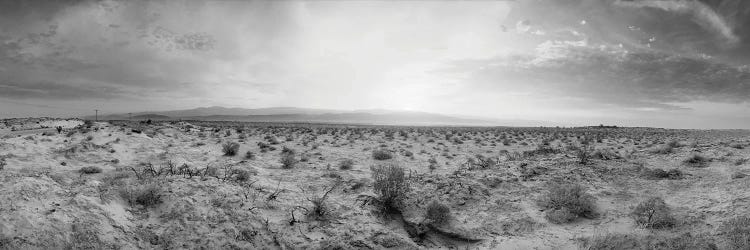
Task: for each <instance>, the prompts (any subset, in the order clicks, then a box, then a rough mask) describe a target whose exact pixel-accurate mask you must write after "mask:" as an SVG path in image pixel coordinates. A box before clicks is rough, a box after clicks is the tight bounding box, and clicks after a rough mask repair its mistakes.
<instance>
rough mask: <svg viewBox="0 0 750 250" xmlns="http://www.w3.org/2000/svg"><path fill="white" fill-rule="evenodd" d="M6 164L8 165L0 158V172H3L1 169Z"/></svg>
mask: <svg viewBox="0 0 750 250" xmlns="http://www.w3.org/2000/svg"><path fill="white" fill-rule="evenodd" d="M7 164H8V163H6V162H5V158H3V157H0V170H3V168H5V165H7Z"/></svg>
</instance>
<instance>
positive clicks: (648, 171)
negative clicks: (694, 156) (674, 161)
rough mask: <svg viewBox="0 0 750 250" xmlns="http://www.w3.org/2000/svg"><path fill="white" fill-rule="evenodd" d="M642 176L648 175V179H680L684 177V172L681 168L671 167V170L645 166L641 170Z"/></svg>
mask: <svg viewBox="0 0 750 250" xmlns="http://www.w3.org/2000/svg"><path fill="white" fill-rule="evenodd" d="M641 176H643V177H646V178H648V179H655V180H660V179H669V180H679V179H682V178H683V173H682V171H680V170H679V169H676V168H675V169H670V170H664V169H661V168H653V169H652V168H644V169H643V170H642V171H641Z"/></svg>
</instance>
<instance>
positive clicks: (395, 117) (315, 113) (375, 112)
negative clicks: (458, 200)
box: [84, 106, 544, 126]
mask: <svg viewBox="0 0 750 250" xmlns="http://www.w3.org/2000/svg"><path fill="white" fill-rule="evenodd" d="M131 116H132V118H131ZM84 118H86V119H93V118H94V117H84ZM99 119H101V120H128V119H133V120H146V119H151V120H199V121H244V122H310V123H344V124H346V123H348V124H376V125H458V126H541V125H544V123H543V122H535V121H524V120H492V119H482V118H465V117H456V116H449V115H442V114H434V113H427V112H418V111H393V110H382V109H372V110H353V111H347V110H334V109H308V108H297V107H270V108H257V109H246V108H226V107H219V106H213V107H200V108H195V109H185V110H171V111H156V112H138V113H132V114H130V115H129V114H110V115H102V116H99Z"/></svg>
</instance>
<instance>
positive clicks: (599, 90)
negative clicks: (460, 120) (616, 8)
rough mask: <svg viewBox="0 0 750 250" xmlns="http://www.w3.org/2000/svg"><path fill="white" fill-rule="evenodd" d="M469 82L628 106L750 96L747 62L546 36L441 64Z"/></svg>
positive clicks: (721, 100)
mask: <svg viewBox="0 0 750 250" xmlns="http://www.w3.org/2000/svg"><path fill="white" fill-rule="evenodd" d="M444 72H447V73H458V72H461V74H464V77H463V81H464V82H466V83H467V84H468V86H470V87H479V88H483V89H487V88H490V89H492V90H494V91H501V90H503V89H513V90H516V91H529V92H534V93H538V94H546V95H549V96H568V97H574V98H583V99H587V100H590V101H593V102H594V103H595V104H607V105H616V106H619V107H629V108H653V109H667V110H669V109H682V107H681V106H680V105H676V104H675V103H677V104H679V103H687V102H692V101H709V102H717V103H746V102H747V100H750V67H742V66H740V67H738V66H733V65H730V64H726V63H720V62H715V61H712V60H710V59H706V58H700V57H688V56H679V55H674V54H668V53H661V52H654V51H650V50H635V51H632V50H631V51H625V50H623V49H619V48H612V47H592V46H587V45H586V44H583V43H571V42H549V43H546V44H542V45H540V47H539V49H538V51H537V53H536V54H534V55H516V56H503V57H495V58H491V59H484V60H468V61H461V62H457V63H456V64H454V66H453V67H450V68H447V69H445V70H444Z"/></svg>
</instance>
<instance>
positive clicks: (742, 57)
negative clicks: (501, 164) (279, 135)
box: [0, 0, 750, 128]
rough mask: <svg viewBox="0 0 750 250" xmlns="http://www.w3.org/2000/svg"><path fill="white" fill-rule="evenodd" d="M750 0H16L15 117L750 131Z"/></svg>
mask: <svg viewBox="0 0 750 250" xmlns="http://www.w3.org/2000/svg"><path fill="white" fill-rule="evenodd" d="M743 24H750V1H742V0H726V1H720V0H705V1H690V0H657V1H646V0H630V1H625V0H516V1H364V0H357V1H292V0H289V1H66V0H59V1H36V0H30V1H20V0H19V1H0V118H2V117H31V116H62V117H67V116H80V115H92V114H93V112H94V110H95V109H98V110H100V112H101V113H123V112H137V111H161V110H174V109H190V108H196V107H207V106H224V107H241V108H262V107H276V106H284V107H289V106H293V107H303V108H323V109H345V110H357V109H392V110H412V111H424V112H432V113H441V114H452V115H461V116H472V117H487V118H491V119H508V120H510V119H520V120H539V121H548V122H553V123H559V124H563V125H567V124H574V125H598V124H609V125H619V126H650V127H668V128H750V104H749V103H748V100H750V66H748V64H750V25H743Z"/></svg>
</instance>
